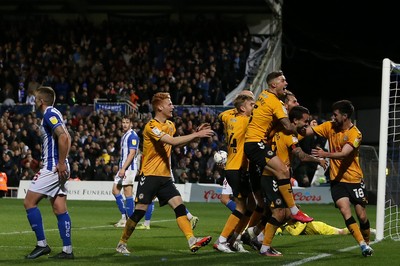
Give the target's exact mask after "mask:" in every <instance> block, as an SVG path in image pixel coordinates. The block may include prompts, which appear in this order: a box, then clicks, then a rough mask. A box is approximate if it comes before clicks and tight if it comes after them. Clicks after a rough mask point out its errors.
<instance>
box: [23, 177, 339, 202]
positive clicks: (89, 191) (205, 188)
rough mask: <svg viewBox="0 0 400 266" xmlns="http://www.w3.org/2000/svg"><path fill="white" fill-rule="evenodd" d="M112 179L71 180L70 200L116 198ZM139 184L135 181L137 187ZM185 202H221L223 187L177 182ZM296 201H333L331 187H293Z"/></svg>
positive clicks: (24, 182) (25, 186) (24, 193)
mask: <svg viewBox="0 0 400 266" xmlns="http://www.w3.org/2000/svg"><path fill="white" fill-rule="evenodd" d="M30 182H31V181H29V180H22V181H21V182H20V185H19V188H18V194H17V198H19V199H23V198H25V195H26V192H27V190H28V188H29V184H30ZM112 186H113V182H112V181H70V182H68V200H108V201H113V200H115V198H114V196H113V194H112V193H111V189H112ZM136 186H137V184H136V183H135V187H136ZM176 187H177V188H178V190H179V192H180V193H181V195H182V198H183V201H185V202H205V203H207V202H220V198H221V192H222V187H221V186H220V185H216V184H192V183H188V184H176ZM293 194H294V197H295V200H296V203H299V204H308V203H332V198H331V193H330V188H329V187H308V188H293Z"/></svg>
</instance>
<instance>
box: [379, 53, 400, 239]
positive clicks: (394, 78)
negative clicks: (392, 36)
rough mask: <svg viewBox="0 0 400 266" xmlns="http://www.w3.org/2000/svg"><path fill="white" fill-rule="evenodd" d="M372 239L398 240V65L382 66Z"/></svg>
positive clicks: (399, 189)
mask: <svg viewBox="0 0 400 266" xmlns="http://www.w3.org/2000/svg"><path fill="white" fill-rule="evenodd" d="M380 111H381V115H380V136H379V163H378V191H377V208H376V240H377V241H380V240H382V239H384V238H387V237H390V238H392V239H394V240H398V239H399V235H400V219H399V216H400V214H399V210H398V205H399V195H400V186H399V184H400V180H399V179H400V176H399V169H400V168H399V161H400V159H399V157H400V156H399V155H400V151H399V150H400V148H399V147H400V64H396V63H394V62H393V61H391V60H390V59H388V58H385V59H384V60H383V63H382V88H381V110H380Z"/></svg>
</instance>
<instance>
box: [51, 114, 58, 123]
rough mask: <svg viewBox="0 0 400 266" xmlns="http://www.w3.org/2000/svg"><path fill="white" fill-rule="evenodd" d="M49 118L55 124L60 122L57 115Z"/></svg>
mask: <svg viewBox="0 0 400 266" xmlns="http://www.w3.org/2000/svg"><path fill="white" fill-rule="evenodd" d="M49 120H50V122H51V123H52V124H53V125H55V124H57V123H58V119H57V117H55V116H52V117H50V119H49Z"/></svg>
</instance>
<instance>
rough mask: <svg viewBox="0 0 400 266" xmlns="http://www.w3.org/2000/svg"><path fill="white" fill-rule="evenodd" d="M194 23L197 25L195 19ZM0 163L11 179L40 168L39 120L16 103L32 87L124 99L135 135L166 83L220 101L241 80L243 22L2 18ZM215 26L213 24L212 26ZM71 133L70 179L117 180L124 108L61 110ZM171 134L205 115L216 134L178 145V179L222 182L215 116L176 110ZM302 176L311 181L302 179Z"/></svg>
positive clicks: (62, 95)
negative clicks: (134, 109)
mask: <svg viewBox="0 0 400 266" xmlns="http://www.w3.org/2000/svg"><path fill="white" fill-rule="evenodd" d="M199 25H200V26H199ZM0 29H1V31H2V41H1V42H0V103H2V106H1V110H0V115H1V116H0V152H1V155H2V156H1V158H0V171H2V172H5V173H6V174H7V176H8V185H9V186H10V187H14V186H18V184H19V181H20V180H27V179H32V178H33V176H34V174H35V173H36V172H37V170H38V169H39V168H40V164H41V162H40V153H41V146H40V137H39V128H38V124H39V123H40V119H39V118H37V117H36V114H35V113H34V112H31V113H28V114H20V113H18V112H16V111H14V109H13V108H12V107H13V106H15V105H17V106H18V105H21V104H28V105H29V104H30V105H34V100H35V96H34V93H33V92H34V90H35V89H36V88H38V87H39V86H41V85H44V86H50V87H52V88H54V90H55V91H56V94H57V99H56V105H57V104H64V105H68V106H88V105H91V104H93V102H94V100H95V99H106V100H110V101H117V100H119V99H127V100H130V101H131V102H132V103H133V104H137V106H138V107H139V113H140V114H141V115H140V116H138V115H137V113H134V114H132V118H133V120H134V121H135V122H134V129H135V131H137V132H138V134H139V136H140V134H141V130H142V129H143V126H144V124H145V123H146V122H147V121H148V120H149V119H150V118H151V111H152V108H151V104H150V99H151V98H152V96H153V94H154V93H156V92H159V91H166V92H169V93H170V94H171V96H172V102H173V103H174V104H176V105H196V106H202V105H220V104H222V102H223V100H224V99H225V95H226V94H227V93H228V92H230V91H231V90H232V89H234V88H235V87H236V86H237V85H238V83H239V82H240V81H241V80H242V78H243V76H244V72H245V62H246V58H247V56H248V52H249V50H250V36H249V32H248V30H247V28H246V26H245V24H244V23H241V22H236V23H232V21H230V22H229V24H225V23H224V22H223V21H216V20H205V19H201V18H200V19H198V20H194V21H191V22H190V23H188V22H186V23H174V22H170V21H169V22H168V23H166V21H165V20H164V19H152V20H143V19H140V20H138V19H127V20H121V19H120V20H118V19H114V20H109V21H106V22H103V23H101V24H98V25H96V24H94V23H92V22H90V21H88V20H85V19H78V20H74V21H67V22H65V23H59V22H57V21H55V20H52V19H50V18H48V17H35V18H34V19H33V18H32V19H29V18H28V21H25V20H24V21H7V20H3V21H2V23H0ZM211 29H212V30H211ZM63 115H64V119H65V121H66V123H67V126H68V129H69V131H70V134H71V136H72V138H73V141H72V146H71V152H70V163H71V164H70V165H71V178H72V179H75V180H109V181H111V180H113V178H114V176H115V174H116V171H117V170H118V166H117V164H118V159H119V158H118V156H119V142H120V137H121V135H122V132H121V116H120V115H118V114H115V113H112V112H93V113H91V114H90V115H88V116H87V115H82V114H79V113H71V112H69V111H68V108H67V111H66V112H65V113H64V114H63ZM174 119H175V121H174V122H175V123H176V128H177V134H178V135H183V134H188V133H191V132H192V131H193V130H194V129H195V128H196V126H197V125H199V124H200V123H202V122H208V123H210V124H211V125H212V127H213V129H214V130H215V131H216V132H217V135H216V136H215V137H214V138H213V139H209V140H207V141H202V142H198V143H194V144H192V145H190V146H186V147H181V148H178V147H176V148H175V149H174V151H173V154H172V167H173V171H174V175H175V179H176V180H175V181H176V183H185V182H192V183H194V182H201V183H220V182H222V179H223V173H222V171H223V170H221V169H220V168H218V167H216V166H215V165H214V161H213V159H212V157H213V153H214V152H215V151H216V150H218V149H221V148H223V147H222V146H223V145H224V136H223V129H222V127H221V124H220V123H219V122H218V121H216V115H211V114H202V113H189V112H188V111H186V112H183V114H182V115H179V116H178V115H175V116H174ZM306 185H307V184H306Z"/></svg>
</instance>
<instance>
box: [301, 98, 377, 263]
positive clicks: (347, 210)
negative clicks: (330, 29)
mask: <svg viewBox="0 0 400 266" xmlns="http://www.w3.org/2000/svg"><path fill="white" fill-rule="evenodd" d="M332 110H333V119H332V121H327V122H324V123H322V124H320V125H317V126H315V127H312V128H311V127H309V128H307V130H306V134H307V135H312V134H317V135H319V136H322V137H325V138H327V140H328V142H329V151H324V150H323V149H320V148H317V149H313V150H312V154H313V155H315V156H318V157H321V158H329V159H330V173H329V175H330V184H331V195H332V199H333V201H334V202H335V206H336V207H337V208H339V210H340V212H341V214H342V216H343V218H344V220H345V223H346V226H347V228H348V229H349V231H350V232H351V234H352V235H353V237H354V239H355V240H356V241H357V243H358V244H359V245H360V248H361V253H362V255H363V256H365V257H366V256H371V255H372V253H373V249H372V248H371V247H370V246H369V245H368V244H369V241H370V240H369V238H370V223H369V220H368V217H367V211H366V205H367V203H368V201H367V191H366V189H365V184H364V180H363V172H362V170H361V167H360V159H359V148H360V144H361V140H362V134H361V132H360V131H359V130H358V128H357V127H356V126H355V125H354V124H353V122H352V120H351V116H352V114H353V112H354V106H353V104H352V103H351V102H350V101H348V100H341V101H337V102H335V103H334V104H333V105H332ZM351 205H353V206H354V209H355V212H356V215H357V218H358V221H359V223H360V226H358V224H357V222H356V220H355V219H354V217H353V215H352V210H351Z"/></svg>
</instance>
